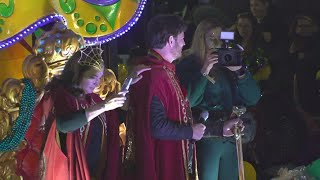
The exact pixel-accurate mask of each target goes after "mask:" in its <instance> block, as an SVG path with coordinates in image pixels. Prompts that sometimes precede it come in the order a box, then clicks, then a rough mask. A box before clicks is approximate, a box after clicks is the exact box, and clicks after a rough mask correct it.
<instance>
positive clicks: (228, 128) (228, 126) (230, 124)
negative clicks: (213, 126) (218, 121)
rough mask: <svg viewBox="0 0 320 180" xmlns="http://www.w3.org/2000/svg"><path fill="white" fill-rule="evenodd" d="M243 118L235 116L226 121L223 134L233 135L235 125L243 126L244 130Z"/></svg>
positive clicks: (226, 135) (225, 135)
mask: <svg viewBox="0 0 320 180" xmlns="http://www.w3.org/2000/svg"><path fill="white" fill-rule="evenodd" d="M242 123H243V122H242V120H241V119H240V118H234V119H230V120H228V121H226V122H225V123H224V125H223V136H224V137H230V136H233V135H234V133H233V131H234V128H235V126H238V127H240V128H241V131H243V130H244V125H243V124H242Z"/></svg>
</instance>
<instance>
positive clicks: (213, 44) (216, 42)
mask: <svg viewBox="0 0 320 180" xmlns="http://www.w3.org/2000/svg"><path fill="white" fill-rule="evenodd" d="M221 31H222V28H221V27H217V28H214V29H211V30H210V31H208V32H207V33H206V34H205V45H206V49H215V48H220V47H221V45H222V42H221V40H220V34H221Z"/></svg>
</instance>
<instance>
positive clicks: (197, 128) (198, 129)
mask: <svg viewBox="0 0 320 180" xmlns="http://www.w3.org/2000/svg"><path fill="white" fill-rule="evenodd" d="M205 129H206V126H205V125H203V124H201V123H198V124H194V125H192V131H193V134H192V139H194V140H196V141H198V140H200V139H201V138H202V137H203V134H204V130H205Z"/></svg>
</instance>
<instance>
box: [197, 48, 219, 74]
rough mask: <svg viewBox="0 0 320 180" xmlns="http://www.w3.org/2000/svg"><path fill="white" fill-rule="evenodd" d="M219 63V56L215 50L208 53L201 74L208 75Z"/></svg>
mask: <svg viewBox="0 0 320 180" xmlns="http://www.w3.org/2000/svg"><path fill="white" fill-rule="evenodd" d="M217 63H218V54H217V53H215V52H214V50H210V51H208V52H207V53H206V59H205V61H204V62H203V66H202V68H201V73H202V74H206V75H208V74H209V72H210V70H211V69H212V67H213V65H214V64H217Z"/></svg>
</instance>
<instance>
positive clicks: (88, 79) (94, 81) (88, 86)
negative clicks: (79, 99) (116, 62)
mask: <svg viewBox="0 0 320 180" xmlns="http://www.w3.org/2000/svg"><path fill="white" fill-rule="evenodd" d="M89 73H90V71H87V72H86V73H84V75H83V78H82V80H81V82H80V84H79V87H80V88H81V89H82V90H83V91H84V92H85V93H86V94H89V93H92V92H93V90H94V89H95V88H96V87H98V86H99V84H100V80H101V78H102V76H103V70H101V71H98V72H96V73H94V74H93V75H90V74H89Z"/></svg>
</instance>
